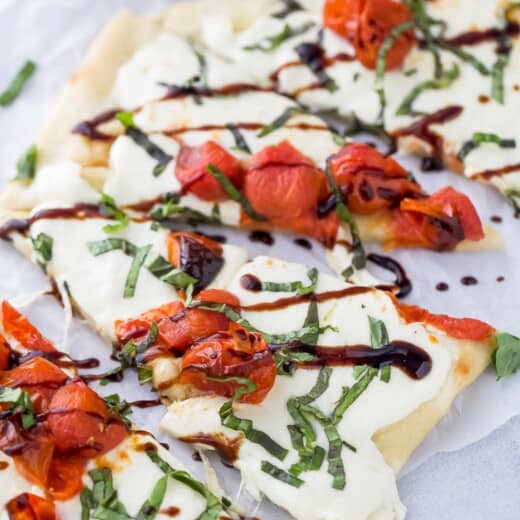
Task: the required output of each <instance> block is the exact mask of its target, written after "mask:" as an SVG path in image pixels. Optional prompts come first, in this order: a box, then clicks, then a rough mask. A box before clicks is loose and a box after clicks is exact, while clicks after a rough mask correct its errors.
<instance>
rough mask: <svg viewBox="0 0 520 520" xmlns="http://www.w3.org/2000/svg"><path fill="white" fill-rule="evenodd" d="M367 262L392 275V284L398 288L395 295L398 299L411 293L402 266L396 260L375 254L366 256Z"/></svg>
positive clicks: (408, 280) (410, 284)
mask: <svg viewBox="0 0 520 520" xmlns="http://www.w3.org/2000/svg"><path fill="white" fill-rule="evenodd" d="M367 260H368V261H369V262H372V263H373V264H376V265H378V266H379V267H382V268H383V269H386V270H387V271H390V272H391V273H393V274H394V276H395V280H394V283H395V285H397V287H399V292H398V293H397V294H396V296H397V297H398V298H404V297H405V296H408V295H409V294H410V293H411V292H412V288H413V286H412V282H411V280H410V279H409V278H408V275H407V274H406V271H405V270H404V268H403V266H402V265H401V264H400V263H399V262H397V260H394V259H393V258H390V257H389V256H385V255H378V254H376V253H370V254H368V255H367Z"/></svg>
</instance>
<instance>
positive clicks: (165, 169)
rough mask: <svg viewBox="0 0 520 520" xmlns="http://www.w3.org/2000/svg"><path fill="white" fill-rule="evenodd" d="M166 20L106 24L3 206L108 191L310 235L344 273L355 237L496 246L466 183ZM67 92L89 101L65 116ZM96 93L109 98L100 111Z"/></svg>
mask: <svg viewBox="0 0 520 520" xmlns="http://www.w3.org/2000/svg"><path fill="white" fill-rule="evenodd" d="M158 20H160V21H158ZM169 24H170V17H169V15H168V13H166V14H165V15H163V16H162V17H160V18H159V19H153V20H152V19H150V18H146V17H144V18H139V17H135V16H132V15H130V14H126V15H121V16H120V17H119V18H118V19H117V20H116V21H115V22H113V23H112V24H111V25H110V26H109V28H108V29H106V31H105V33H104V34H103V35H102V36H101V37H100V40H98V42H97V43H96V44H95V46H94V48H93V50H92V52H91V53H90V54H89V56H88V57H87V59H86V62H85V65H84V66H83V68H82V69H81V70H80V72H78V74H77V75H76V76H75V77H74V81H73V82H72V83H71V84H70V85H69V87H68V90H67V93H66V95H65V97H64V99H63V102H62V105H61V106H60V108H59V110H58V114H59V115H60V117H59V118H58V117H56V118H54V119H53V120H52V122H51V125H50V127H49V129H48V130H47V132H46V133H45V134H44V136H43V137H42V139H41V142H40V145H39V150H41V152H40V153H41V158H40V159H41V165H42V168H40V169H39V171H38V173H37V174H36V176H35V178H34V179H33V182H32V183H30V184H29V185H27V181H23V182H20V181H16V182H13V183H11V184H10V186H9V187H8V190H7V192H6V193H5V194H4V198H3V208H4V209H8V210H28V209H32V208H33V207H34V205H35V204H37V203H41V202H46V203H47V202H49V201H61V202H79V201H81V202H87V203H92V202H94V201H95V199H96V193H97V194H99V195H98V196H100V194H101V193H106V194H108V195H109V196H111V197H112V198H113V199H114V201H115V203H117V205H118V206H120V208H121V209H122V210H124V211H129V212H133V213H137V214H141V215H142V214H143V213H144V214H145V215H150V216H152V217H153V218H156V219H158V220H165V219H169V218H174V217H178V216H186V215H187V216H188V217H189V218H193V214H194V212H196V215H197V217H198V219H199V221H200V220H202V221H205V222H222V223H224V224H228V225H232V226H238V227H242V228H247V229H276V230H281V231H289V232H292V233H297V234H303V235H306V236H310V237H313V238H316V239H317V240H319V241H320V242H321V243H322V244H324V245H325V246H326V247H327V248H328V249H329V250H331V249H334V251H333V254H332V256H340V255H343V258H342V259H340V260H339V261H336V262H334V265H336V264H338V265H340V266H341V272H346V274H347V275H352V271H355V270H359V269H362V268H363V267H364V265H365V263H366V258H365V255H364V251H363V247H362V243H361V242H360V239H361V240H366V241H375V242H379V243H383V244H385V245H386V246H388V247H392V246H404V247H426V248H430V249H434V250H451V249H454V248H455V247H463V248H464V247H472V246H473V245H475V246H476V247H477V248H479V249H482V248H486V247H496V246H497V244H498V243H499V239H498V237H497V236H496V234H495V233H494V232H493V231H491V230H490V231H487V237H486V239H483V238H484V231H483V229H482V225H481V223H480V220H479V218H478V215H477V213H476V211H475V209H474V207H473V205H472V204H471V202H470V201H469V199H468V198H467V197H465V196H464V195H462V194H460V193H458V192H455V191H454V190H453V189H451V188H445V189H444V190H441V191H439V192H437V193H436V194H433V195H428V194H427V193H426V192H425V191H424V190H423V189H422V188H421V186H420V185H419V184H418V183H417V182H416V181H415V180H414V179H413V177H412V176H410V175H409V174H408V172H406V171H405V170H404V169H403V168H402V167H401V166H400V165H399V164H398V163H397V162H396V161H394V160H393V159H392V158H385V157H383V156H382V155H381V154H380V153H379V152H377V151H376V150H374V149H372V148H371V147H369V146H368V145H364V144H360V143H352V142H345V141H344V140H343V139H341V138H340V137H339V136H338V134H337V133H336V132H333V131H331V130H330V129H329V127H328V126H327V125H326V124H324V122H323V121H322V119H321V118H319V117H317V116H316V115H313V114H310V113H308V111H306V110H304V109H303V108H302V107H301V105H300V104H297V103H296V102H295V101H294V100H291V99H289V98H288V97H286V96H283V95H280V94H278V93H276V92H274V91H273V90H272V89H269V88H263V87H259V86H258V85H256V86H255V85H252V84H251V83H250V82H251V81H253V80H252V79H251V75H250V74H249V73H247V72H244V71H243V70H242V68H241V67H235V69H233V71H234V72H233V73H231V72H230V68H232V65H230V64H229V63H228V62H225V61H223V60H222V58H219V57H218V55H217V54H216V53H214V52H213V53H212V52H209V51H204V50H203V49H199V48H197V47H196V46H194V45H193V44H191V43H189V42H188V40H185V39H183V38H181V37H180V36H178V35H177V36H176V35H175V34H173V33H172V32H167V31H168V29H169ZM129 25H131V26H135V28H136V31H135V32H136V41H135V42H133V41H131V42H127V41H126V40H125V48H124V52H123V49H121V53H116V52H115V51H116V48H118V45H119V44H120V42H119V38H118V37H117V36H116V35H119V34H120V33H121V31H122V30H123V28H122V27H123V26H129ZM137 27H140V30H137ZM125 30H126V29H125ZM161 31H163V32H164V31H166V32H164V34H159V36H157V32H161ZM141 32H142V33H143V36H142V38H138V37H137V35H139V34H140V33H141ZM152 34H153V35H154V36H152ZM143 42H147V43H146V45H142V43H143ZM128 46H129V47H131V49H129V48H128ZM109 47H110V48H111V50H112V53H113V54H117V59H114V63H112V62H111V63H110V67H111V72H110V74H109V75H108V79H107V78H104V79H103V85H97V83H96V87H99V89H97V88H95V86H94V83H95V82H97V81H98V79H97V75H96V78H93V76H92V73H91V71H93V70H95V69H96V67H98V66H99V67H100V66H101V65H103V66H108V61H110V60H108V58H107V56H106V52H105V51H106V50H107V48H109ZM132 53H133V54H132ZM172 56H175V58H172ZM112 69H113V70H112ZM240 75H241V76H240ZM238 76H240V77H241V78H243V79H242V81H241V82H237V81H238V80H237V77H238ZM187 78H188V79H187ZM230 81H231V82H230ZM136 85H138V86H139V88H136ZM73 102H74V106H75V107H76V106H80V107H84V110H82V111H81V112H82V114H83V113H85V112H86V113H87V114H88V115H86V116H84V117H87V119H84V120H83V121H82V119H81V116H78V118H77V119H74V120H73V121H74V122H71V123H70V126H67V125H68V123H69V121H70V120H71V117H70V113H69V112H70V107H71V105H72V104H73ZM93 106H96V107H98V110H104V109H106V108H107V107H112V109H111V110H108V111H106V112H104V113H103V114H101V115H98V116H96V117H93V118H92V116H93V114H94V113H95V112H93V111H92V107H93ZM114 106H116V107H119V108H118V110H116V109H114ZM123 110H124V111H123ZM71 128H73V134H74V135H67V132H68V131H69V130H70V129H71ZM57 135H59V136H60V138H62V141H61V142H60V143H59V144H58V143H57V142H56V140H55V137H56V136H57ZM58 159H60V161H59V162H56V163H54V161H58ZM65 159H68V160H73V161H75V163H74V164H71V163H70V162H63V160H65ZM143 178H145V179H146V182H143ZM354 217H357V218H355V219H354ZM338 245H339V247H337V246H338ZM345 246H346V247H345ZM349 252H350V253H351V254H350V255H349V254H348V253H349Z"/></svg>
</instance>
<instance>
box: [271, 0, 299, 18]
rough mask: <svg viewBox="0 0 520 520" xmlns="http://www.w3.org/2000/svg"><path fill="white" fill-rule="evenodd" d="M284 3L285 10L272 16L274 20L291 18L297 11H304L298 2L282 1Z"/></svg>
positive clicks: (292, 0)
mask: <svg viewBox="0 0 520 520" xmlns="http://www.w3.org/2000/svg"><path fill="white" fill-rule="evenodd" d="M282 1H283V3H284V8H283V9H282V10H281V11H279V12H277V13H274V14H272V15H271V16H272V17H273V18H285V17H287V16H289V15H290V14H292V13H295V12H296V11H303V7H302V6H301V5H300V3H299V2H296V0H282Z"/></svg>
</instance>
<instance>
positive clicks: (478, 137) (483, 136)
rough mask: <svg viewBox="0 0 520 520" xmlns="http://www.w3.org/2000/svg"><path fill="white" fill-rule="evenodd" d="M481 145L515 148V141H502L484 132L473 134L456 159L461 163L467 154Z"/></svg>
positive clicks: (494, 135)
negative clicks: (491, 144) (490, 144)
mask: <svg viewBox="0 0 520 520" xmlns="http://www.w3.org/2000/svg"><path fill="white" fill-rule="evenodd" d="M483 143H494V144H496V145H498V146H499V147H500V148H516V141H515V140H514V139H502V138H501V137H499V136H498V135H496V134H487V133H484V132H475V133H474V134H473V136H472V137H471V140H470V141H466V142H465V143H464V144H463V145H462V147H461V149H460V150H459V153H458V154H457V159H458V160H459V161H461V162H463V161H464V159H465V158H466V157H467V156H468V154H469V153H470V152H471V151H473V150H474V149H475V148H478V147H479V146H480V145H481V144H483Z"/></svg>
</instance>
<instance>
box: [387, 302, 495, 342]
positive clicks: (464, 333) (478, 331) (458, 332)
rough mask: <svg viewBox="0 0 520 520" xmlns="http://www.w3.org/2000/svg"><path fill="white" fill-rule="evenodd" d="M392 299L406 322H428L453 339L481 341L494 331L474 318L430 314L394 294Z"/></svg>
mask: <svg viewBox="0 0 520 520" xmlns="http://www.w3.org/2000/svg"><path fill="white" fill-rule="evenodd" d="M392 299H393V300H394V304H395V306H396V307H397V310H398V311H399V314H400V315H401V317H402V318H403V319H404V320H405V321H406V322H407V323H413V322H422V323H428V324H430V325H432V326H434V327H436V328H437V329H439V330H442V331H443V332H445V333H446V334H447V335H448V336H451V337H452V338H455V339H468V340H473V341H483V340H485V339H487V338H489V337H490V336H492V335H493V334H494V333H495V332H496V331H495V329H494V328H493V327H492V326H491V325H489V324H487V323H485V322H484V321H480V320H477V319H475V318H452V317H451V316H447V315H446V314H432V313H430V312H429V311H427V310H426V309H423V308H422V307H418V306H417V305H408V304H405V303H401V302H400V301H398V300H397V298H395V297H394V296H392Z"/></svg>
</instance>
